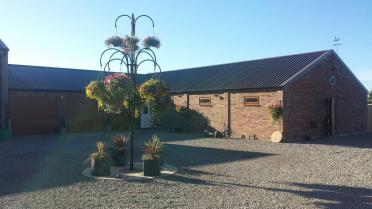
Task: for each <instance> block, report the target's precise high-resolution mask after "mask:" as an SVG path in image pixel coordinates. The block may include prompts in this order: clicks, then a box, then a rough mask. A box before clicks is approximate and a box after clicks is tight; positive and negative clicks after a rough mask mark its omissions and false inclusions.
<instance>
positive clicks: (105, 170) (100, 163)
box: [86, 142, 111, 176]
mask: <svg viewBox="0 0 372 209" xmlns="http://www.w3.org/2000/svg"><path fill="white" fill-rule="evenodd" d="M89 162H90V166H91V168H92V175H93V176H108V175H110V174H111V162H110V157H109V156H108V155H107V154H106V152H105V144H104V143H102V142H97V151H96V152H94V153H92V154H91V155H90V156H89V158H88V159H87V160H86V163H89Z"/></svg>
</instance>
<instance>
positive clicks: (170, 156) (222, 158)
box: [164, 144, 274, 167]
mask: <svg viewBox="0 0 372 209" xmlns="http://www.w3.org/2000/svg"><path fill="white" fill-rule="evenodd" d="M165 150H166V153H165V157H164V158H165V160H166V161H167V163H169V164H171V165H175V166H177V167H189V166H201V165H210V164H220V163H227V162H234V161H241V160H251V159H256V158H262V157H268V156H272V155H274V154H271V153H261V152H247V151H238V150H228V149H218V148H210V147H194V146H188V145H179V144H165Z"/></svg>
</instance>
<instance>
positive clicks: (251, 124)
mask: <svg viewBox="0 0 372 209" xmlns="http://www.w3.org/2000/svg"><path fill="white" fill-rule="evenodd" d="M244 96H258V97H259V100H260V101H259V105H256V106H245V105H244V102H243V99H244ZM282 100H283V91H281V90H277V91H276V90H272V91H266V92H244V93H243V92H242V93H231V129H232V132H233V137H237V138H240V137H242V135H244V136H245V137H246V138H248V137H249V136H252V137H253V135H256V137H257V139H259V140H269V139H270V138H271V135H272V133H273V132H274V131H282V130H283V125H282V124H283V121H282V119H281V118H280V119H278V120H277V121H272V120H271V117H270V115H269V110H268V108H269V105H270V104H273V103H276V102H279V101H282Z"/></svg>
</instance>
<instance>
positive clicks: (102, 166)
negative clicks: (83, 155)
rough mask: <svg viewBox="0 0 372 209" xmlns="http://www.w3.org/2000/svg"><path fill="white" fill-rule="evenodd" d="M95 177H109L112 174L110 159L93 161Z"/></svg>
mask: <svg viewBox="0 0 372 209" xmlns="http://www.w3.org/2000/svg"><path fill="white" fill-rule="evenodd" d="M91 166H92V175H93V176H109V175H110V174H111V162H110V158H109V157H104V158H102V159H99V158H97V159H92V165H91Z"/></svg>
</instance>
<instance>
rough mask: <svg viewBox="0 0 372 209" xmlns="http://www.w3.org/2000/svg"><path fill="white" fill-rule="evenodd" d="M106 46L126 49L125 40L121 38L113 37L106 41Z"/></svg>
mask: <svg viewBox="0 0 372 209" xmlns="http://www.w3.org/2000/svg"><path fill="white" fill-rule="evenodd" d="M105 44H106V45H107V46H114V47H125V46H124V42H123V39H122V38H120V37H119V36H112V37H110V38H108V39H107V40H106V41H105Z"/></svg>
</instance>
